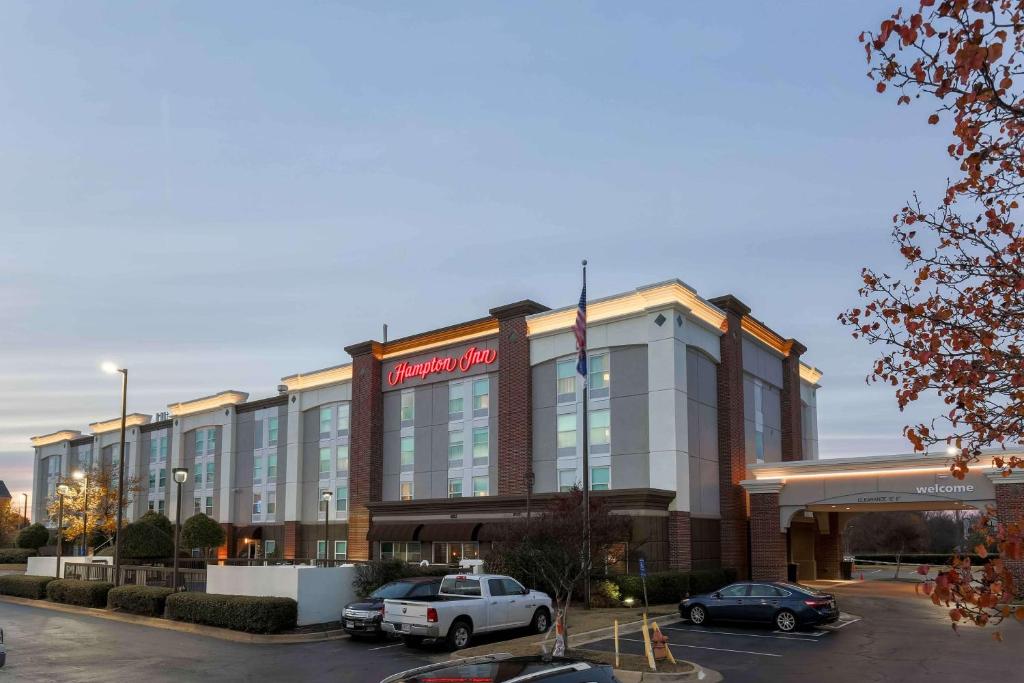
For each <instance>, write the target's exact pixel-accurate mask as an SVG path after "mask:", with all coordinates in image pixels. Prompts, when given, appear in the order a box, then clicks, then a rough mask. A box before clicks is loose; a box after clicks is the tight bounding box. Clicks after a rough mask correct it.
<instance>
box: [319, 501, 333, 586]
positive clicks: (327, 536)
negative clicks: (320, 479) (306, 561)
mask: <svg viewBox="0 0 1024 683" xmlns="http://www.w3.org/2000/svg"><path fill="white" fill-rule="evenodd" d="M320 499H321V500H322V501H324V566H325V567H326V566H327V554H328V548H330V547H331V531H330V528H329V527H328V526H327V520H328V518H329V517H330V514H331V492H330V491H324V492H323V493H321V494H320Z"/></svg>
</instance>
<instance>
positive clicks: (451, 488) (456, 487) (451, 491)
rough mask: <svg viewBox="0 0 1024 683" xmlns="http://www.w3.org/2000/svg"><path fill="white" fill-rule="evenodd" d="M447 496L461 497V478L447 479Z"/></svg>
mask: <svg viewBox="0 0 1024 683" xmlns="http://www.w3.org/2000/svg"><path fill="white" fill-rule="evenodd" d="M448 497H449V498H462V478H461V477H460V478H457V479H449V480H448Z"/></svg>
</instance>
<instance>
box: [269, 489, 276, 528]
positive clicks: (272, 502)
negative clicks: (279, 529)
mask: <svg viewBox="0 0 1024 683" xmlns="http://www.w3.org/2000/svg"><path fill="white" fill-rule="evenodd" d="M275 515H277V490H276V489H268V490H267V521H270V522H273V521H274V517H275Z"/></svg>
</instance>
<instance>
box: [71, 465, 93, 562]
mask: <svg viewBox="0 0 1024 683" xmlns="http://www.w3.org/2000/svg"><path fill="white" fill-rule="evenodd" d="M71 476H72V477H73V478H74V479H75V481H80V482H82V485H83V486H84V487H85V500H83V501H82V557H88V556H89V475H88V474H86V473H85V472H83V471H82V470H75V471H74V472H73V473H72V475H71Z"/></svg>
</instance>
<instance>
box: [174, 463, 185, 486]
mask: <svg viewBox="0 0 1024 683" xmlns="http://www.w3.org/2000/svg"><path fill="white" fill-rule="evenodd" d="M171 472H173V473H174V481H176V482H178V483H179V484H184V483H185V482H186V481H187V480H188V468H187V467H175V468H174V469H173V470H171Z"/></svg>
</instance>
